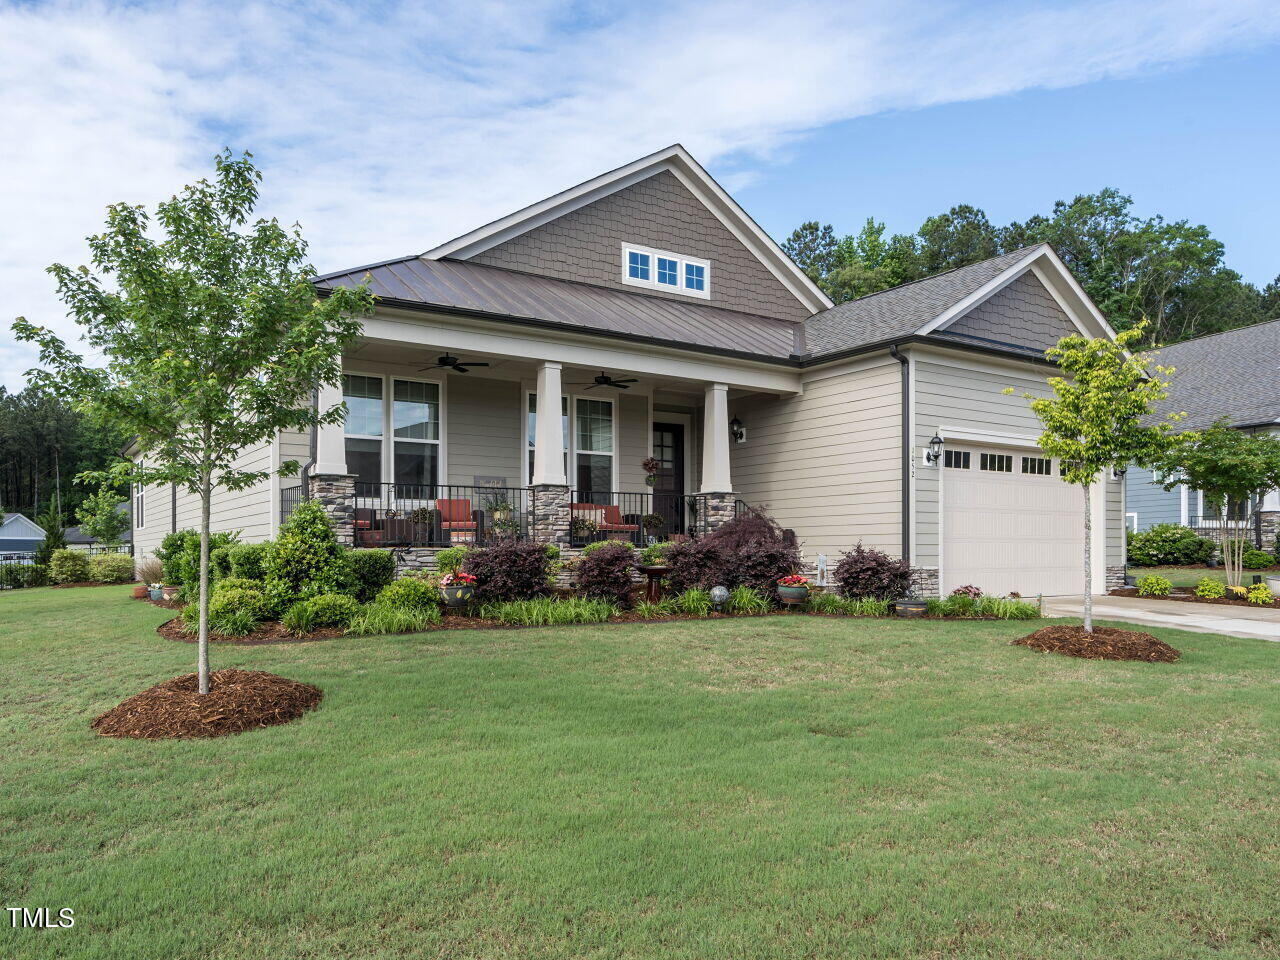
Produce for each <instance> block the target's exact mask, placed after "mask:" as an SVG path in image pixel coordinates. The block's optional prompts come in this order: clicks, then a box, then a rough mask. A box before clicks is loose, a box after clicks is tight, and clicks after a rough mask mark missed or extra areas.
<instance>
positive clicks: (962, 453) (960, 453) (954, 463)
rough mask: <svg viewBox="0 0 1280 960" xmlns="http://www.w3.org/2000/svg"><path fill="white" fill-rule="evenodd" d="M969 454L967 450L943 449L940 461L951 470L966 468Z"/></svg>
mask: <svg viewBox="0 0 1280 960" xmlns="http://www.w3.org/2000/svg"><path fill="white" fill-rule="evenodd" d="M969 456H970V454H969V451H968V450H944V451H943V454H942V457H943V459H942V463H943V465H944V466H948V467H951V468H952V469H953V470H968V469H969Z"/></svg>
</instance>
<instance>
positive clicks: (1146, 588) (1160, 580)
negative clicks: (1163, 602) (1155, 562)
mask: <svg viewBox="0 0 1280 960" xmlns="http://www.w3.org/2000/svg"><path fill="white" fill-rule="evenodd" d="M1137 586H1138V596H1140V597H1167V596H1168V595H1169V594H1170V593H1172V592H1173V584H1172V583H1171V582H1170V581H1169V579H1168V578H1167V577H1161V576H1158V575H1157V574H1154V573H1149V574H1147V575H1146V576H1145V577H1139V578H1138V583H1137Z"/></svg>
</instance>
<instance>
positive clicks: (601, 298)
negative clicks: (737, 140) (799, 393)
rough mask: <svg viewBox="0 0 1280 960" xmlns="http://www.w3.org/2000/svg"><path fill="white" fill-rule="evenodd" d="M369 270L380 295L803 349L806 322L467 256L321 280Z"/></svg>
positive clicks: (745, 347) (708, 341)
mask: <svg viewBox="0 0 1280 960" xmlns="http://www.w3.org/2000/svg"><path fill="white" fill-rule="evenodd" d="M366 276H367V277H368V278H369V286H370V289H371V290H372V291H373V293H374V294H375V295H377V296H378V297H381V298H383V299H385V300H390V301H400V302H403V303H405V304H408V305H417V304H421V305H423V306H428V307H440V308H441V309H444V310H449V309H453V310H464V311H469V312H475V313H481V314H488V315H492V316H499V317H509V318H512V319H519V320H524V321H533V322H543V323H548V324H556V325H560V326H568V327H581V328H583V329H584V330H591V331H595V332H602V333H609V334H617V335H622V336H628V337H639V338H643V339H646V340H655V341H661V342H667V343H670V344H671V345H672V346H676V347H679V346H689V347H694V348H704V349H705V348H712V349H715V350H726V351H731V352H734V353H744V354H752V355H755V356H758V357H760V358H761V359H787V358H789V357H791V356H792V354H794V353H796V352H797V344H796V336H797V332H798V329H799V326H800V325H799V324H797V323H794V322H792V321H790V320H779V319H776V318H774V317H764V316H759V315H756V314H750V313H739V312H738V311H736V310H725V309H723V308H721V307H713V306H710V305H706V304H701V303H689V302H686V301H683V300H670V299H667V298H664V297H655V296H649V295H646V294H642V293H629V292H627V291H624V290H610V289H608V288H606V287H597V286H593V285H591V284H586V283H575V282H573V281H571V280H557V279H555V278H552V277H540V276H537V275H535V274H530V273H519V272H517V271H514V270H505V269H503V268H501V267H490V266H485V265H484V264H478V263H469V262H465V261H462V260H447V259H446V260H424V259H422V258H421V257H416V256H415V257H405V258H404V259H401V260H389V261H387V262H385V263H376V264H372V265H370V266H367V267H358V268H356V269H355V270H345V271H342V272H340V273H330V274H326V275H325V276H322V277H317V278H316V286H317V287H319V288H320V289H322V290H323V289H326V288H330V289H331V288H334V287H354V286H356V285H357V284H359V283H360V282H361V281H362V280H363V279H364V278H365V277H366Z"/></svg>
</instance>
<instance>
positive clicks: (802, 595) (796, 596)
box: [778, 586, 809, 604]
mask: <svg viewBox="0 0 1280 960" xmlns="http://www.w3.org/2000/svg"><path fill="white" fill-rule="evenodd" d="M778 598H779V599H780V600H781V601H782V602H783V603H787V604H797V603H804V602H805V601H807V600H808V599H809V588H808V587H781V586H780V587H778Z"/></svg>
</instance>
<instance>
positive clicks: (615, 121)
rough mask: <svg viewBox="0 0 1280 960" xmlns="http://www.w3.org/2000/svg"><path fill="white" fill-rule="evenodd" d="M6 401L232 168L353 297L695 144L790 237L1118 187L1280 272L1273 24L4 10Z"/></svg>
mask: <svg viewBox="0 0 1280 960" xmlns="http://www.w3.org/2000/svg"><path fill="white" fill-rule="evenodd" d="M0 93H2V95H0V129H3V130H4V131H5V133H6V135H5V136H4V137H3V138H0V215H2V216H3V224H4V227H5V229H4V230H3V234H2V235H0V291H3V294H0V384H4V385H6V386H8V387H9V388H10V389H17V388H20V387H21V386H22V383H23V379H24V378H23V373H24V371H25V370H26V369H28V368H29V367H31V366H32V365H33V364H34V363H35V359H36V358H35V357H34V355H33V354H32V352H31V351H30V350H29V348H28V347H27V345H25V344H18V343H16V342H15V341H14V340H13V338H12V336H11V334H10V333H9V330H8V323H9V321H10V319H11V318H12V317H14V316H18V315H23V316H26V317H27V318H28V319H29V320H31V321H33V322H35V323H40V324H43V325H46V326H50V327H53V328H54V329H55V330H57V331H59V332H60V333H61V334H63V335H64V336H67V337H69V338H74V337H75V336H76V328H75V325H74V324H72V323H71V322H70V321H68V320H67V318H66V316H65V312H64V311H63V309H62V307H61V305H60V304H59V303H58V301H57V299H56V297H55V296H54V290H53V284H52V280H51V278H50V277H49V276H48V275H47V274H45V273H44V268H45V267H47V266H48V265H49V264H50V263H54V262H64V263H68V264H72V265H78V264H80V263H82V262H84V260H85V244H84V239H83V238H84V237H85V236H87V235H88V234H90V233H92V232H94V231H96V230H97V229H98V228H100V226H101V224H102V221H103V214H104V209H105V207H106V205H107V204H108V203H111V202H119V201H126V202H130V203H146V204H154V203H155V202H156V201H158V200H161V199H164V198H166V197H168V196H170V195H171V194H173V193H174V192H175V191H176V190H178V189H179V188H180V187H181V186H182V185H183V184H184V183H188V182H190V181H192V180H194V179H196V178H198V177H200V176H203V175H206V174H207V173H208V172H209V170H210V169H211V157H212V155H213V154H214V153H215V152H216V151H218V150H219V149H221V148H222V147H224V146H229V147H231V148H232V149H234V150H237V151H239V150H250V151H251V152H252V153H253V154H254V155H255V158H256V160H257V162H258V164H259V165H260V167H261V168H262V170H263V173H264V176H265V182H264V186H263V197H262V204H261V206H260V212H262V213H264V214H266V215H274V216H279V217H280V218H281V219H282V220H284V221H286V222H289V223H292V222H295V221H297V222H300V223H301V224H302V226H303V229H304V232H305V234H306V236H307V237H308V239H309V240H310V241H311V254H312V261H313V263H314V264H315V266H316V267H317V268H318V269H319V270H321V271H326V270H336V269H341V268H344V267H351V266H357V265H360V264H365V263H369V262H373V261H377V260H381V259H389V258H392V257H397V256H403V255H406V254H411V253H418V252H421V251H423V250H426V249H428V248H430V247H432V246H435V245H436V244H438V243H440V242H442V241H444V240H447V239H449V238H451V237H453V236H456V235H458V234H460V233H463V232H465V231H467V230H469V229H471V228H472V227H475V226H477V225H479V224H481V223H485V222H487V221H489V220H492V219H494V218H495V217H498V216H501V215H503V214H505V213H508V212H510V211H512V210H514V209H518V208H519V207H522V206H524V205H526V204H528V203H532V202H534V201H537V200H539V199H542V198H543V197H545V196H548V195H550V194H552V193H555V192H557V191H559V190H562V189H564V188H565V187H568V186H571V185H573V184H575V183H577V182H580V181H582V180H584V179H587V178H589V177H592V176H594V175H596V174H598V173H601V172H603V171H605V170H608V169H611V168H613V167H616V166H618V165H620V164H623V163H626V162H627V161H629V160H632V159H634V158H636V157H639V156H642V155H644V154H647V153H650V152H652V151H653V150H656V149H658V148H660V147H663V146H666V145H668V144H670V143H673V142H680V143H683V144H684V145H685V146H686V147H687V148H689V150H690V151H692V153H693V154H694V156H696V157H697V158H698V159H699V160H701V161H702V162H703V164H704V165H706V166H707V168H708V169H709V170H710V171H711V173H712V174H713V175H714V176H716V177H717V179H719V180H720V182H721V183H722V184H723V185H724V186H725V187H726V189H728V190H729V191H730V192H731V193H733V194H734V195H735V196H736V197H737V199H738V200H739V201H740V202H741V203H742V204H743V206H745V207H746V209H747V210H748V212H750V213H751V214H752V215H753V216H754V217H755V218H756V219H757V220H758V221H759V222H760V223H761V224H762V225H763V226H764V228H765V229H766V230H768V231H769V232H770V233H772V234H773V235H774V236H775V237H777V238H779V239H781V238H783V237H785V236H786V234H787V233H789V232H790V230H791V229H792V228H793V227H794V226H795V225H797V224H798V223H800V222H801V221H803V220H807V219H819V220H821V221H824V222H830V223H832V224H833V225H835V227H836V228H837V230H838V231H841V232H852V231H854V230H856V229H857V228H858V227H859V226H860V225H861V223H862V221H863V220H865V218H866V217H868V216H875V217H876V218H877V219H879V220H882V221H884V222H886V223H887V224H888V226H889V228H890V230H895V231H910V230H914V229H915V228H916V227H918V226H919V223H920V221H921V220H923V219H924V217H926V216H928V215H930V214H933V213H937V212H940V211H943V210H945V209H947V208H949V207H951V206H953V205H954V204H957V203H972V204H975V205H977V206H981V207H983V208H984V209H985V210H986V211H987V213H988V214H989V216H990V217H991V218H992V220H993V221H995V222H997V223H1003V222H1007V221H1008V220H1010V219H1023V218H1025V217H1026V216H1028V215H1030V214H1032V213H1035V212H1037V211H1044V210H1047V209H1048V208H1049V207H1050V206H1051V205H1052V203H1053V201H1054V200H1057V199H1060V198H1070V197H1071V196H1074V195H1076V194H1078V193H1086V192H1093V191H1095V190H1098V189H1100V188H1101V187H1103V186H1114V187H1117V188H1119V189H1120V190H1122V191H1124V192H1126V193H1128V194H1130V195H1132V196H1133V197H1134V199H1135V204H1136V207H1137V209H1138V211H1139V212H1142V213H1157V212H1158V213H1162V214H1164V215H1165V216H1167V217H1169V218H1172V219H1181V218H1187V219H1190V220H1192V221H1193V222H1197V223H1205V224H1207V225H1208V226H1209V227H1210V228H1211V230H1212V231H1213V232H1214V234H1215V235H1216V236H1218V237H1219V238H1220V239H1222V240H1223V241H1224V242H1225V243H1226V245H1227V262H1228V264H1229V265H1231V266H1232V267H1234V268H1235V269H1237V270H1239V271H1240V272H1241V273H1242V274H1243V275H1244V276H1245V278H1246V279H1248V280H1250V281H1252V282H1255V283H1259V284H1262V283H1266V282H1267V281H1269V280H1270V279H1272V278H1273V277H1274V276H1276V274H1280V253H1277V246H1276V242H1275V224H1276V223H1277V222H1280V191H1277V189H1276V176H1275V157H1276V156H1277V155H1280V119H1278V118H1277V113H1278V112H1277V111H1276V109H1275V104H1276V103H1277V102H1280V8H1278V7H1277V6H1276V4H1275V3H1274V0H1144V2H1141V3H1134V2H1132V0H1123V2H1116V0H1019V2H1016V3H1012V2H1010V3H942V2H934V0H894V2H859V3H849V4H844V5H836V4H832V3H813V4H806V3H788V4H779V3H776V2H768V3H751V2H734V3H728V2H721V0H704V2H701V3H687V2H675V0H653V2H648V3H645V4H634V3H632V4H619V5H612V4H607V3H563V2H553V0H532V2H513V3H506V2H488V0H479V2H469V3H465V4H463V3H455V2H450V3H439V4H428V3H407V4H363V3H362V4H336V3H323V2H321V3H305V4H303V3H269V2H255V3H242V2H235V0H221V2H207V0H178V2H172V3H163V4H154V5H151V4H147V3H129V4H127V5H126V4H105V3H78V2H77V3H29V2H25V3H11V2H7V0H0Z"/></svg>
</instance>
